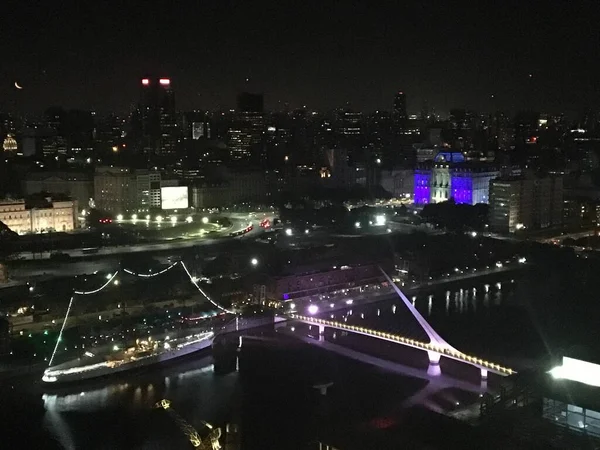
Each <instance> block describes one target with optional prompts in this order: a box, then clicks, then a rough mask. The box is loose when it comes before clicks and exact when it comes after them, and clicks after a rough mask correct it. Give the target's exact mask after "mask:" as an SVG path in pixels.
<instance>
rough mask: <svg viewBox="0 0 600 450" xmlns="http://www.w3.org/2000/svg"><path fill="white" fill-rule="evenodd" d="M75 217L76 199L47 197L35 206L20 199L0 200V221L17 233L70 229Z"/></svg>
mask: <svg viewBox="0 0 600 450" xmlns="http://www.w3.org/2000/svg"><path fill="white" fill-rule="evenodd" d="M76 218H77V201H76V200H64V201H53V200H52V199H51V198H50V197H49V198H47V199H45V202H44V204H43V205H42V204H40V205H39V206H35V207H28V206H27V205H26V203H25V200H22V199H21V200H5V201H2V202H0V222H2V223H4V224H5V225H6V226H7V227H8V228H10V229H11V230H12V231H14V232H15V233H19V234H27V233H44V232H50V231H72V230H73V229H74V228H75V224H76Z"/></svg>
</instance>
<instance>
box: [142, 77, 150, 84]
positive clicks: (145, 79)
mask: <svg viewBox="0 0 600 450" xmlns="http://www.w3.org/2000/svg"><path fill="white" fill-rule="evenodd" d="M142 84H143V85H144V86H148V85H149V84H150V80H149V79H148V78H143V79H142Z"/></svg>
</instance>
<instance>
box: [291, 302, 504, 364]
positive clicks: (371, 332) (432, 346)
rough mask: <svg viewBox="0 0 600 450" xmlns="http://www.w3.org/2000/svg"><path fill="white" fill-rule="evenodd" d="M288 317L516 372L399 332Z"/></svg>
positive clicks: (307, 318)
mask: <svg viewBox="0 0 600 450" xmlns="http://www.w3.org/2000/svg"><path fill="white" fill-rule="evenodd" d="M288 317H290V318H292V319H297V320H302V321H306V322H312V323H315V324H319V325H325V326H330V327H334V328H338V329H341V330H346V331H354V332H358V333H362V334H366V335H369V336H373V337H379V338H383V339H387V340H390V341H395V342H398V343H401V344H405V345H410V346H412V347H417V348H422V349H423V350H427V351H432V352H436V353H440V354H442V355H446V356H449V357H452V358H455V359H460V360H462V361H465V362H469V363H471V364H474V365H478V366H481V367H484V368H486V369H489V370H495V371H497V372H500V373H502V374H506V375H512V374H514V373H516V372H515V371H514V370H512V369H510V368H508V367H504V366H501V365H500V364H495V363H493V362H491V361H486V360H484V359H481V358H477V357H476V356H471V355H467V354H465V353H462V352H459V351H458V350H454V349H452V348H450V349H449V348H446V347H442V346H439V345H435V344H431V343H427V342H422V341H417V340H415V339H411V338H407V337H404V336H400V335H398V334H393V333H386V332H385V331H378V330H372V329H369V328H365V327H360V326H357V325H348V324H346V323H342V322H335V321H331V320H325V319H319V318H317V317H309V316H301V315H298V314H288Z"/></svg>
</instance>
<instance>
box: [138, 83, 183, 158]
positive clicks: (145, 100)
mask: <svg viewBox="0 0 600 450" xmlns="http://www.w3.org/2000/svg"><path fill="white" fill-rule="evenodd" d="M134 124H135V127H134V128H135V133H136V134H137V137H138V140H139V143H138V145H139V146H140V147H141V149H142V150H143V151H144V153H146V154H156V155H165V154H167V155H168V154H173V153H174V152H175V147H176V144H177V137H178V128H177V115H176V111H175V95H174V93H173V88H172V84H171V79H170V78H143V79H142V80H141V93H140V102H139V104H138V108H137V111H136V121H135V122H134Z"/></svg>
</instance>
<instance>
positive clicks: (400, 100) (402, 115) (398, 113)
mask: <svg viewBox="0 0 600 450" xmlns="http://www.w3.org/2000/svg"><path fill="white" fill-rule="evenodd" d="M392 111H393V116H394V119H395V120H397V121H398V122H403V121H406V119H408V113H407V112H406V94H405V93H404V92H402V91H400V92H398V93H397V94H396V95H395V96H394V108H393V110H392Z"/></svg>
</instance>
